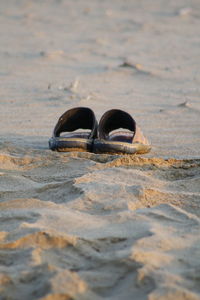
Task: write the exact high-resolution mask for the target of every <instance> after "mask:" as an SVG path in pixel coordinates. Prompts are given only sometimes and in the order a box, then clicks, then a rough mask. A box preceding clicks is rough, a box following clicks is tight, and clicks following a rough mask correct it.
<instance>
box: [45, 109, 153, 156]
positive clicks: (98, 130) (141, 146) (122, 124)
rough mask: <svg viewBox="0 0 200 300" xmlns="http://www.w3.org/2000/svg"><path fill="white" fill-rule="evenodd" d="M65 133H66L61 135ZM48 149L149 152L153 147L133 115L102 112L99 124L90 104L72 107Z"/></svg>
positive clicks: (64, 115) (65, 114) (114, 110)
mask: <svg viewBox="0 0 200 300" xmlns="http://www.w3.org/2000/svg"><path fill="white" fill-rule="evenodd" d="M124 129H126V130H125V131H124ZM83 130H84V131H83ZM85 130H89V131H85ZM63 132H64V133H65V135H61V134H62V133H63ZM66 132H67V134H66ZM49 148H50V149H51V150H53V151H55V150H57V151H61V152H69V151H84V152H85V151H89V152H94V153H108V154H114V153H117V154H135V153H147V152H149V151H150V149H151V147H150V145H149V143H148V141H147V139H146V138H145V137H144V135H143V134H142V132H141V130H140V128H139V127H137V125H136V122H135V120H134V119H133V118H132V117H131V115H130V114H128V113H127V112H125V111H122V110H119V109H111V110H109V111H107V112H105V113H104V114H103V116H102V117H101V119H100V121H99V124H98V122H97V120H96V117H95V114H94V112H93V111H92V110H91V109H90V108H88V107H75V108H72V109H70V110H67V111H66V112H65V113H64V114H63V115H62V116H61V117H60V118H59V120H58V122H57V124H56V126H55V128H54V131H53V136H52V137H51V138H50V140H49Z"/></svg>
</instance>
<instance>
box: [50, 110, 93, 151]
mask: <svg viewBox="0 0 200 300" xmlns="http://www.w3.org/2000/svg"><path fill="white" fill-rule="evenodd" d="M97 127H98V123H97V120H96V117H95V114H94V112H93V111H92V110H91V109H90V108H87V107H75V108H72V109H70V110H67V111H66V112H65V113H64V114H63V115H62V116H61V117H60V118H59V120H58V122H57V124H56V126H55V128H54V131H53V136H52V138H50V140H49V148H50V149H51V150H53V151H54V150H57V151H61V152H70V151H83V152H84V151H92V146H93V141H94V139H95V138H96V137H97ZM81 129H89V131H82V130H81ZM63 132H64V133H65V134H64V135H61V133H63ZM66 132H67V133H66Z"/></svg>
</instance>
